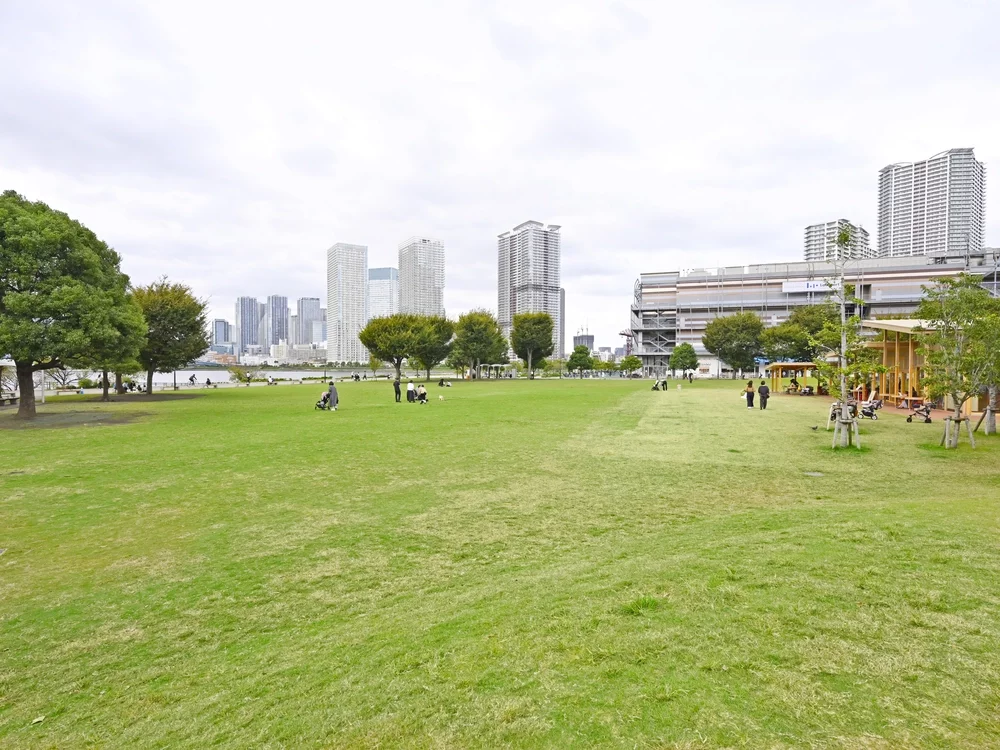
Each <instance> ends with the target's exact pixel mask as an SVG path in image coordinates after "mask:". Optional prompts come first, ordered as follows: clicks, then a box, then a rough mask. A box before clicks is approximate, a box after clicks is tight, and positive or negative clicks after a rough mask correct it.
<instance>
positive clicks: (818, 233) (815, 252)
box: [805, 219, 875, 261]
mask: <svg viewBox="0 0 1000 750" xmlns="http://www.w3.org/2000/svg"><path fill="white" fill-rule="evenodd" d="M842 229H848V230H850V232H851V244H850V245H849V246H848V248H847V253H846V255H847V258H848V259H851V260H857V259H859V258H874V257H875V251H874V250H872V248H871V246H870V245H869V244H868V230H866V229H865V228H864V227H860V226H855V225H854V224H852V223H851V222H849V221H848V220H847V219H837V220H836V221H828V222H826V223H825V224H813V225H811V226H808V227H806V245H805V260H807V261H821V260H835V259H837V258H839V257H840V248H839V247H838V246H837V236H838V235H839V234H840V230H842Z"/></svg>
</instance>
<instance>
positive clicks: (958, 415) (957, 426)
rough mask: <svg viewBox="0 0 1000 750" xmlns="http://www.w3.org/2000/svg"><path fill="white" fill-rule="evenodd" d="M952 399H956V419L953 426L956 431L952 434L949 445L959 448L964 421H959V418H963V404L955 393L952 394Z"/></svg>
mask: <svg viewBox="0 0 1000 750" xmlns="http://www.w3.org/2000/svg"><path fill="white" fill-rule="evenodd" d="M952 399H954V401H955V413H954V415H953V417H954V420H955V421H954V423H953V426H954V428H955V432H954V433H953V435H952V438H951V444H950V445H949V446H948V447H949V448H957V447H958V436H959V434H960V433H961V430H962V423H961V422H960V421H959V420H961V419H962V404H961V402H959V400H958V398H957V397H956V396H955V395H952Z"/></svg>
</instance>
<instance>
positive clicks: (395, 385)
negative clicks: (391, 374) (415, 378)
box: [392, 378, 399, 404]
mask: <svg viewBox="0 0 1000 750" xmlns="http://www.w3.org/2000/svg"><path fill="white" fill-rule="evenodd" d="M392 390H394V391H395V392H396V403H397V404H398V403H399V378H396V379H395V380H393V381H392Z"/></svg>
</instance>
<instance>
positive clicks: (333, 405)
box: [329, 380, 340, 411]
mask: <svg viewBox="0 0 1000 750" xmlns="http://www.w3.org/2000/svg"><path fill="white" fill-rule="evenodd" d="M339 403H340V398H339V397H338V396H337V385H336V383H334V382H333V381H332V380H331V381H330V405H329V409H330V411H337V405H338V404H339Z"/></svg>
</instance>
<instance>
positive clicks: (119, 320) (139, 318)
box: [81, 294, 147, 401]
mask: <svg viewBox="0 0 1000 750" xmlns="http://www.w3.org/2000/svg"><path fill="white" fill-rule="evenodd" d="M108 322H109V325H110V326H111V329H112V331H113V334H111V335H109V336H108V337H107V338H106V339H105V340H104V341H103V342H101V344H100V345H99V346H95V347H94V348H93V349H92V350H91V351H90V352H89V353H88V354H87V356H86V357H84V358H83V361H82V362H81V364H83V365H86V366H87V367H89V368H92V369H95V370H99V371H100V372H101V388H102V391H103V393H102V396H101V399H102V400H103V401H107V400H108V386H109V383H110V381H109V378H108V375H109V373H114V375H115V390H116V391H117V392H118V393H121V392H122V391H123V388H122V374H126V373H133V372H139V371H140V370H141V369H142V365H141V363H140V362H139V351H140V349H141V348H142V346H143V344H144V343H145V342H146V331H147V326H146V319H145V317H144V316H143V313H142V308H141V307H140V306H139V303H138V302H137V301H136V299H135V297H134V296H133V295H132V294H128V295H125V294H122V295H121V296H120V298H118V299H116V304H115V305H114V306H112V307H111V308H109V310H108Z"/></svg>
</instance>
